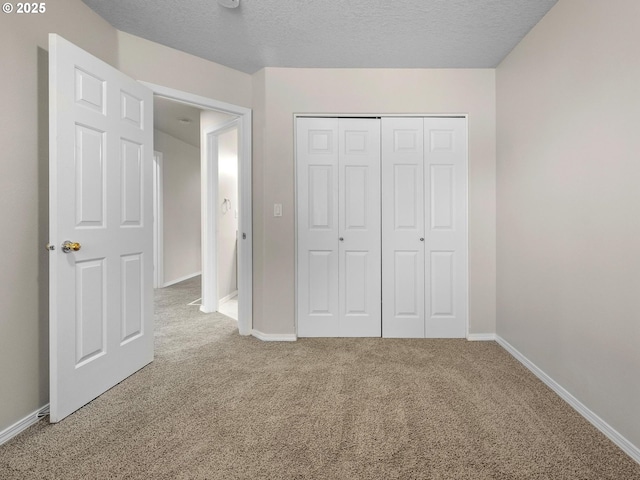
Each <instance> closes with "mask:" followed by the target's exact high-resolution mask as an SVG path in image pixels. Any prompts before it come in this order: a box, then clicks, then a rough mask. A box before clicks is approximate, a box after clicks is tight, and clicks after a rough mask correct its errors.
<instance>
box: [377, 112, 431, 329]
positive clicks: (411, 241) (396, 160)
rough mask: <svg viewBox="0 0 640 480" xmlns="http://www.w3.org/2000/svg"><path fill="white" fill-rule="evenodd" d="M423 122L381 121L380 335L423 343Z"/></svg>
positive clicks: (398, 119) (385, 119)
mask: <svg viewBox="0 0 640 480" xmlns="http://www.w3.org/2000/svg"><path fill="white" fill-rule="evenodd" d="M423 130H424V120H423V119H422V118H418V117H414V118H399V117H398V118H396V117H387V118H383V119H382V249H383V251H382V308H383V310H382V335H383V336H384V337H398V338H424V336H425V321H424V320H425V319H424V299H425V291H424V245H425V242H424V240H425V238H424V181H423V178H424V142H423V136H424V133H423Z"/></svg>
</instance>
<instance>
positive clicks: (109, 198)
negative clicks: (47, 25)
mask: <svg viewBox="0 0 640 480" xmlns="http://www.w3.org/2000/svg"><path fill="white" fill-rule="evenodd" d="M49 88H50V92H49V102H50V106H49V110H50V113H49V128H50V160H49V163H50V167H49V168H50V178H49V188H50V206H49V208H50V213H49V221H50V243H49V245H48V249H49V250H50V287H49V288H50V334H49V335H50V404H51V405H50V413H51V414H50V419H51V422H58V421H60V420H62V419H63V418H64V417H66V416H67V415H69V414H71V413H73V412H74V411H75V410H77V409H79V408H80V407H82V406H83V405H85V404H86V403H88V402H90V401H91V400H93V399H94V398H96V397H97V396H99V395H100V394H102V393H103V392H105V391H106V390H108V389H109V388H111V387H113V386H114V385H116V384H117V383H118V382H120V381H122V380H123V379H124V378H126V377H128V376H129V375H131V374H132V373H134V372H136V371H137V370H139V369H140V368H142V367H143V366H145V365H147V364H148V363H149V362H151V361H152V360H153V303H152V300H153V202H152V194H153V184H152V174H153V169H152V167H153V96H152V92H151V90H149V89H148V88H147V87H144V86H142V85H140V84H139V83H137V82H136V81H134V80H132V79H131V78H129V77H127V76H125V75H124V74H122V73H121V72H120V71H118V70H116V69H115V68H113V67H111V66H110V65H107V64H106V63H104V62H102V61H101V60H98V59H97V58H95V57H93V56H92V55H89V54H88V53H87V52H85V51H83V50H81V49H80V48H78V47H76V46H75V45H73V44H72V43H69V42H68V41H66V40H65V39H63V38H61V37H60V36H58V35H54V34H51V35H50V36H49Z"/></svg>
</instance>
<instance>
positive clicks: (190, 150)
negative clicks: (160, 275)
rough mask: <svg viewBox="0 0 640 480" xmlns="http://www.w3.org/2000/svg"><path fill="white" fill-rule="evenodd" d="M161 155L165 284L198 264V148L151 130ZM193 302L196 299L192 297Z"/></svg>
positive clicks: (197, 270)
mask: <svg viewBox="0 0 640 480" xmlns="http://www.w3.org/2000/svg"><path fill="white" fill-rule="evenodd" d="M153 142H154V150H156V151H158V152H162V163H163V165H162V167H163V168H162V170H163V207H164V212H163V213H164V215H163V232H162V233H163V247H164V252H163V253H164V255H163V257H164V270H163V271H164V284H165V285H167V284H172V283H175V282H176V281H179V280H183V279H185V278H186V277H190V276H194V275H197V274H199V273H200V272H201V270H202V265H201V255H200V252H201V250H202V248H201V228H200V225H201V219H200V149H199V148H197V147H194V146H193V145H189V144H188V143H185V142H183V141H182V140H179V139H177V138H175V137H173V136H171V135H169V134H168V133H165V132H162V131H160V130H154V137H153ZM194 300H195V298H194Z"/></svg>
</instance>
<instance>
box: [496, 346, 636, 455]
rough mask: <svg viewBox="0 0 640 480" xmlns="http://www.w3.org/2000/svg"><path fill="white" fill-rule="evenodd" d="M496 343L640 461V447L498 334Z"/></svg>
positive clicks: (628, 453) (623, 449) (624, 450)
mask: <svg viewBox="0 0 640 480" xmlns="http://www.w3.org/2000/svg"><path fill="white" fill-rule="evenodd" d="M496 341H497V342H498V344H499V345H500V346H501V347H502V348H504V349H505V350H506V351H507V352H509V353H510V354H511V355H512V356H513V357H514V358H515V359H516V360H518V361H519V362H520V363H522V364H523V365H524V366H525V367H527V368H528V369H529V370H530V371H531V373H533V374H534V375H535V376H536V377H538V378H539V379H540V380H542V382H544V383H545V384H546V385H547V386H548V387H549V388H550V389H551V390H553V391H554V392H556V393H557V394H558V396H559V397H560V398H562V399H563V400H564V401H565V402H567V403H568V404H569V405H570V406H571V407H573V409H574V410H575V411H577V412H578V413H579V414H580V415H582V416H583V417H584V418H585V419H587V421H588V422H589V423H591V425H593V426H594V427H596V428H597V429H598V430H600V431H601V432H602V433H603V434H604V435H605V436H606V437H607V438H608V439H609V440H611V441H612V442H613V443H615V444H616V445H617V446H618V447H620V449H621V450H622V451H623V452H624V453H626V454H627V455H629V456H630V457H631V458H632V459H633V460H635V461H636V462H637V463H640V448H638V447H637V446H635V445H634V444H633V443H631V442H630V441H629V440H627V439H626V438H625V437H624V436H622V435H621V434H620V433H619V432H618V431H617V430H616V429H615V428H613V427H612V426H611V425H609V424H608V423H607V422H605V421H604V420H603V419H602V418H600V417H599V416H598V415H596V414H595V413H594V412H592V411H591V410H589V408H587V406H586V405H584V404H583V403H582V402H581V401H580V400H578V399H577V398H576V397H574V396H573V395H572V394H571V393H569V392H568V391H567V390H566V389H565V388H564V387H563V386H562V385H560V384H559V383H558V382H556V381H555V380H554V379H553V378H551V377H550V376H549V375H547V374H546V373H545V372H544V371H543V370H542V369H540V368H539V367H538V366H537V365H536V364H534V363H533V362H532V361H531V360H529V359H528V358H527V357H525V356H524V355H523V354H522V353H520V352H519V351H518V350H517V349H516V348H515V347H514V346H513V345H511V344H510V343H509V342H507V341H506V340H505V339H504V338H502V337H501V336H500V335H496Z"/></svg>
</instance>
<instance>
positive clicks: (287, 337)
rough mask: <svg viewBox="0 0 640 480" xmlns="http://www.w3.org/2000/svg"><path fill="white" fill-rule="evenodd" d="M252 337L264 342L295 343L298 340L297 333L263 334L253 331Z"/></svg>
mask: <svg viewBox="0 0 640 480" xmlns="http://www.w3.org/2000/svg"><path fill="white" fill-rule="evenodd" d="M251 335H253V336H254V337H256V338H257V339H258V340H262V341H263V342H295V341H296V340H298V337H296V335H295V333H263V332H261V331H259V330H255V329H253V330H251Z"/></svg>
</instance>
